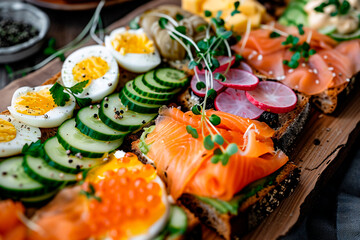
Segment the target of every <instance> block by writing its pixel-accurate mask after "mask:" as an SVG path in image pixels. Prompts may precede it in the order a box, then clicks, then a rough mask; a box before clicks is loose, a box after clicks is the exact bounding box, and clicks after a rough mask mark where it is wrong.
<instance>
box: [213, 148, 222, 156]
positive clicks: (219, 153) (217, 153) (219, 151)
mask: <svg viewBox="0 0 360 240" xmlns="http://www.w3.org/2000/svg"><path fill="white" fill-rule="evenodd" d="M221 154H223V152H222V151H221V149H220V148H216V149H215V150H214V155H221Z"/></svg>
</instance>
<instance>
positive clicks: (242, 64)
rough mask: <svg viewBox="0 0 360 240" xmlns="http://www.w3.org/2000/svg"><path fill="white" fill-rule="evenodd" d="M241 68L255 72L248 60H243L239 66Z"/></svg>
mask: <svg viewBox="0 0 360 240" xmlns="http://www.w3.org/2000/svg"><path fill="white" fill-rule="evenodd" d="M238 68H239V69H240V70H244V71H247V72H250V73H254V72H253V70H252V68H251V67H250V65H249V64H247V63H246V62H243V61H241V62H240V64H239V67H238Z"/></svg>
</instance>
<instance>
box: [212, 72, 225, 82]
mask: <svg viewBox="0 0 360 240" xmlns="http://www.w3.org/2000/svg"><path fill="white" fill-rule="evenodd" d="M214 78H215V79H217V80H220V81H222V82H225V81H226V77H225V76H224V74H222V73H218V72H217V73H215V75H214Z"/></svg>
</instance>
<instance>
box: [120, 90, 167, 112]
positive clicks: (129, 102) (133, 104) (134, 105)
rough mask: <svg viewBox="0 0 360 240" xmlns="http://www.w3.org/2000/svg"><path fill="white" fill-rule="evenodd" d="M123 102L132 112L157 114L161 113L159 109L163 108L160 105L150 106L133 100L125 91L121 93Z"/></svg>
mask: <svg viewBox="0 0 360 240" xmlns="http://www.w3.org/2000/svg"><path fill="white" fill-rule="evenodd" d="M119 97H120V100H121V102H122V103H123V104H124V105H125V106H127V107H128V108H129V109H130V110H132V111H135V112H140V113H156V112H158V111H159V108H160V107H161V106H162V105H160V104H148V103H141V102H138V101H135V100H134V99H131V98H130V97H129V96H128V95H127V94H126V93H125V91H124V90H122V91H121V92H120V96H119Z"/></svg>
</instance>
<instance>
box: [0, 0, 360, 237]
mask: <svg viewBox="0 0 360 240" xmlns="http://www.w3.org/2000/svg"><path fill="white" fill-rule="evenodd" d="M162 4H177V5H179V4H180V1H179V0H155V1H152V2H149V3H148V4H145V5H143V6H140V7H139V8H138V9H136V10H135V11H133V12H131V13H130V14H129V15H127V16H126V17H124V18H122V19H120V20H118V21H117V22H115V23H113V24H112V25H111V26H110V27H109V28H108V29H107V30H108V31H111V30H112V29H115V28H117V27H120V26H125V25H127V24H128V22H129V21H130V20H131V19H133V18H134V17H135V16H137V15H139V14H141V13H142V12H143V11H145V10H147V9H151V8H154V7H157V6H159V5H162ZM61 65H62V63H61V62H60V61H59V60H54V61H53V62H51V63H49V64H48V65H47V66H45V67H44V68H42V69H40V70H38V71H36V72H34V73H32V74H29V75H28V76H26V77H24V78H21V79H19V80H16V81H14V82H12V83H11V84H9V85H8V86H7V87H5V88H4V89H2V90H0V96H1V101H0V111H3V110H5V109H6V106H8V105H9V104H10V100H11V96H12V94H13V92H14V91H15V90H16V89H17V88H19V87H21V86H37V85H40V84H42V83H43V82H44V81H46V80H47V79H48V78H50V77H51V76H53V75H54V74H56V73H58V72H59V71H60V69H61ZM359 122H360V92H357V93H356V94H354V95H353V96H352V97H350V98H349V99H348V103H347V104H345V105H344V107H342V109H341V111H340V112H339V113H337V114H336V115H333V116H327V115H323V114H320V113H319V112H317V111H313V113H312V115H311V117H310V119H309V121H308V122H307V124H306V127H305V128H304V131H303V133H302V135H301V136H300V137H299V141H298V143H297V147H296V148H295V150H294V151H293V153H292V156H290V157H291V159H292V160H293V161H294V162H295V163H296V164H298V166H299V167H300V168H301V178H300V184H299V186H298V187H297V188H296V189H295V191H294V193H293V194H292V195H291V196H290V197H288V198H287V199H285V200H284V201H283V202H282V203H281V204H280V206H279V207H278V208H277V209H276V210H275V211H274V212H273V213H272V214H271V215H270V216H269V217H268V218H266V219H265V220H264V221H263V223H262V224H261V225H260V226H259V227H258V228H256V229H255V230H254V231H252V232H251V233H249V234H248V235H247V236H245V237H244V238H245V239H277V238H278V237H280V236H283V235H286V233H287V232H288V231H289V230H290V229H291V228H292V227H293V226H294V225H295V223H296V222H297V221H298V220H299V218H300V216H301V215H302V214H304V213H306V211H304V209H306V206H308V205H310V204H311V200H312V196H313V195H314V194H315V192H316V189H318V188H320V187H321V185H323V184H324V183H325V182H326V180H328V179H329V178H330V177H331V176H332V175H333V174H334V173H335V171H336V169H337V168H338V167H339V166H340V165H341V164H342V163H343V162H344V161H345V159H346V153H347V151H348V150H349V148H350V147H351V146H352V145H353V144H354V141H355V139H356V137H357V136H358V135H359V133H360V124H359ZM203 239H210V240H215V239H221V238H220V237H219V236H218V235H216V234H215V233H214V232H212V231H211V230H209V229H206V228H205V229H204V231H203Z"/></svg>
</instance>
